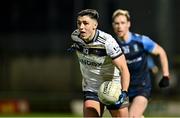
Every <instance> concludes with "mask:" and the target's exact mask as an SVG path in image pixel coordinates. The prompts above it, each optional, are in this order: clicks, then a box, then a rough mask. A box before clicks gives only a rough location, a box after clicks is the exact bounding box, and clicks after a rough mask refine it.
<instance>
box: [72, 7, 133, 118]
mask: <svg viewBox="0 0 180 118" xmlns="http://www.w3.org/2000/svg"><path fill="white" fill-rule="evenodd" d="M98 17H99V14H98V12H97V11H96V10H93V9H86V10H82V11H80V12H79V13H78V16H77V28H78V29H76V30H75V31H74V32H73V33H72V35H71V38H72V40H73V42H74V44H73V45H72V46H71V49H75V50H76V54H77V57H78V60H79V64H80V70H81V74H82V77H83V80H82V89H83V95H84V103H83V113H84V117H100V116H102V114H103V111H104V106H105V105H104V104H102V103H101V102H100V101H99V99H98V96H97V92H98V89H99V87H100V85H101V84H102V83H103V82H104V81H107V80H115V81H117V82H121V87H122V94H121V97H120V101H121V102H119V103H117V104H113V105H108V106H106V107H107V109H108V110H109V111H110V113H111V115H112V117H119V116H120V117H121V116H124V117H127V116H128V104H129V101H128V99H127V98H128V96H127V90H128V87H129V81H130V75H129V70H128V67H127V64H126V60H125V56H124V55H123V53H122V50H121V48H120V47H119V45H118V43H117V42H116V40H115V39H114V38H113V37H112V36H111V35H109V34H107V33H105V32H103V31H101V30H98V29H97V26H98ZM120 73H121V75H120Z"/></svg>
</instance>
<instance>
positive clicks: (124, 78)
mask: <svg viewBox="0 0 180 118" xmlns="http://www.w3.org/2000/svg"><path fill="white" fill-rule="evenodd" d="M113 63H114V64H115V65H116V66H117V68H118V69H119V70H120V72H121V83H122V91H128V87H129V82H130V74H129V70H128V67H127V64H126V59H125V56H124V55H121V56H119V57H117V58H115V59H113Z"/></svg>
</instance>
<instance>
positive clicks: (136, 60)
mask: <svg viewBox="0 0 180 118" xmlns="http://www.w3.org/2000/svg"><path fill="white" fill-rule="evenodd" d="M141 60H142V57H138V58H136V59H133V60H126V61H127V63H128V64H131V63H135V62H139V61H141Z"/></svg>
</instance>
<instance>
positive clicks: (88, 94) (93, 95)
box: [83, 91, 129, 110]
mask: <svg viewBox="0 0 180 118" xmlns="http://www.w3.org/2000/svg"><path fill="white" fill-rule="evenodd" d="M83 95H84V101H86V100H94V101H98V102H100V101H99V98H98V95H97V93H95V92H91V91H84V92H83ZM102 104H103V103H102ZM104 105H105V104H104ZM105 106H106V108H107V109H108V110H117V109H120V108H124V107H128V106H129V98H127V99H126V100H125V101H124V102H123V104H121V105H120V106H119V105H105Z"/></svg>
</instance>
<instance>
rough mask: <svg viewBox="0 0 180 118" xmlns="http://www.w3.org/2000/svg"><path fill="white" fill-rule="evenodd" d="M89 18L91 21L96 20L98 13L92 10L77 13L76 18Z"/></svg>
mask: <svg viewBox="0 0 180 118" xmlns="http://www.w3.org/2000/svg"><path fill="white" fill-rule="evenodd" d="M86 15H87V16H89V17H90V18H92V19H95V20H98V18H99V13H98V12H97V11H96V10H94V9H85V10H82V11H80V12H79V13H78V16H86Z"/></svg>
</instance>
